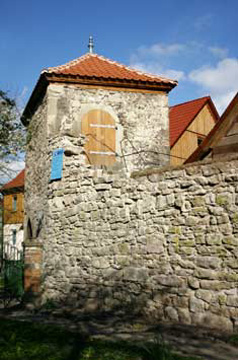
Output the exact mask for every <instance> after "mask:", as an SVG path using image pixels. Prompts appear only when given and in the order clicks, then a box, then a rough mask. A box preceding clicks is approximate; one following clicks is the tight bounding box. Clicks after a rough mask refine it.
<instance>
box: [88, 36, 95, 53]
mask: <svg viewBox="0 0 238 360" xmlns="http://www.w3.org/2000/svg"><path fill="white" fill-rule="evenodd" d="M88 48H89V52H90V53H91V54H92V53H93V48H94V44H93V37H92V36H89V43H88Z"/></svg>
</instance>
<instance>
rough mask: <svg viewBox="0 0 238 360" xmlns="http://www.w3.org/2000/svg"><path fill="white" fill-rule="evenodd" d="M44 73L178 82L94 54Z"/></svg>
mask: <svg viewBox="0 0 238 360" xmlns="http://www.w3.org/2000/svg"><path fill="white" fill-rule="evenodd" d="M42 73H47V74H56V75H73V76H80V77H94V78H103V79H114V80H133V81H143V82H151V83H158V84H170V85H172V87H173V86H176V85H177V81H175V80H171V79H167V78H165V77H163V76H158V75H152V74H147V73H144V72H142V71H139V70H135V69H131V68H129V67H127V66H125V65H122V64H119V63H117V62H116V61H112V60H109V59H107V58H105V57H103V56H100V55H97V54H92V53H88V54H86V55H84V56H81V57H79V58H78V59H75V60H72V61H70V62H68V63H66V64H65V65H60V66H56V67H50V68H48V69H45V70H43V71H42Z"/></svg>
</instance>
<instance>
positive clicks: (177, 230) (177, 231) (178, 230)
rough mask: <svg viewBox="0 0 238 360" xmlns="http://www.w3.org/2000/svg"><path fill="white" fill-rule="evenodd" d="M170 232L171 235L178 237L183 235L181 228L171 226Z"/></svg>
mask: <svg viewBox="0 0 238 360" xmlns="http://www.w3.org/2000/svg"><path fill="white" fill-rule="evenodd" d="M168 232H169V233H170V234H178V235H181V233H182V231H181V227H180V226H171V227H170V228H169V230H168Z"/></svg>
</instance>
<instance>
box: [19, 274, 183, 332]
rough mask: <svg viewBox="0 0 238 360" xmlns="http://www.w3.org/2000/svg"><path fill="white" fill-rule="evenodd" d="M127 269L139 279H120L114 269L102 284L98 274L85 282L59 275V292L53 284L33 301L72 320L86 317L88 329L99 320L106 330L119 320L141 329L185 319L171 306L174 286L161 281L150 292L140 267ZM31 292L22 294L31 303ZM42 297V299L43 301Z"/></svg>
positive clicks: (94, 325) (97, 323) (114, 325)
mask: <svg viewBox="0 0 238 360" xmlns="http://www.w3.org/2000/svg"><path fill="white" fill-rule="evenodd" d="M129 271H130V274H128V273H127V275H130V277H131V278H133V276H134V278H136V277H138V276H140V279H141V281H140V283H139V282H136V281H127V280H126V279H123V280H122V279H119V278H118V272H115V274H116V275H114V274H110V276H108V279H107V280H105V281H104V284H102V278H100V277H98V278H95V280H94V282H87V283H86V282H85V283H83V282H82V281H80V279H79V278H76V277H75V279H74V280H72V279H71V282H72V283H74V284H72V285H69V284H67V283H64V282H63V279H62V288H61V292H60V291H59V290H56V289H54V288H53V287H52V288H51V289H50V290H49V289H48V290H47V298H46V297H45V296H44V289H43V291H42V294H40V296H38V297H37V296H35V299H34V301H33V302H35V306H36V307H37V308H38V309H39V310H40V312H43V313H44V312H49V313H51V314H53V315H55V316H59V317H64V318H66V319H71V320H73V321H77V320H79V321H86V323H87V327H88V328H89V329H91V330H90V332H91V331H92V332H93V331H94V330H93V329H94V328H95V331H96V329H98V326H99V327H100V324H101V325H102V326H103V331H105V332H107V331H110V329H111V327H112V326H113V331H116V328H117V326H118V327H119V328H121V326H122V324H124V325H125V326H130V327H131V326H132V328H133V329H134V330H140V328H141V326H144V325H151V326H154V325H158V324H159V322H160V321H165V319H167V321H169V322H173V323H179V322H181V323H184V319H183V318H181V317H180V316H179V315H178V312H177V310H176V309H175V308H173V304H172V294H173V292H174V291H175V289H174V288H169V287H166V286H162V285H161V287H160V289H157V290H156V292H153V291H152V290H151V284H150V283H149V279H148V277H144V279H143V276H144V274H143V269H137V270H135V269H130V270H129ZM136 271H137V273H136ZM124 276H126V274H125V273H124ZM43 283H44V280H43ZM33 290H34V289H33ZM180 291H181V289H180ZM184 291H185V289H184ZM34 294H35V293H33V291H32V289H31V288H30V289H29V290H28V292H27V293H26V294H25V299H27V298H28V297H30V300H31V301H30V303H29V304H30V307H32V296H33V297H34ZM42 299H45V300H44V303H43V302H42Z"/></svg>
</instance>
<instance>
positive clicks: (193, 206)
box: [42, 139, 238, 331]
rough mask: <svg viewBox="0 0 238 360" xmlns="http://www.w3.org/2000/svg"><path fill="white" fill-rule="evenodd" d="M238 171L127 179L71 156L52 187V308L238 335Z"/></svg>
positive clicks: (46, 250)
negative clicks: (82, 164)
mask: <svg viewBox="0 0 238 360" xmlns="http://www.w3.org/2000/svg"><path fill="white" fill-rule="evenodd" d="M55 141H56V139H55V140H54V141H53V142H52V146H53V147H54V146H55ZM237 166H238V160H237V159H233V160H229V161H226V162H216V163H204V164H195V165H190V166H187V167H184V168H181V169H174V170H173V169H172V170H171V169H170V170H164V171H159V170H155V171H154V173H153V171H150V172H149V171H144V173H143V172H142V173H138V174H137V175H138V176H136V177H135V178H126V177H125V176H123V175H121V176H120V175H113V174H112V175H110V174H103V173H100V172H99V171H97V172H96V171H93V170H92V169H90V168H81V167H80V161H79V160H78V158H77V156H69V157H67V156H65V158H64V169H63V178H62V180H61V181H59V182H53V183H51V184H50V185H49V188H48V199H49V201H48V205H49V207H48V209H47V211H46V213H45V216H46V218H47V229H48V231H47V236H46V237H45V238H44V239H43V254H44V255H43V256H44V260H43V264H44V266H43V277H44V281H43V284H42V293H43V296H42V301H43V302H45V301H47V299H51V300H53V301H55V302H59V303H61V307H63V305H64V306H70V309H71V310H73V309H74V310H76V309H77V311H82V312H98V311H119V312H121V313H129V314H130V315H131V314H132V313H133V314H135V315H136V316H138V317H139V316H144V317H146V319H147V321H148V322H152V323H155V322H158V321H161V320H162V321H170V322H175V323H177V322H180V323H183V324H196V325H201V326H208V327H211V328H217V329H219V330H222V331H223V330H225V331H233V330H234V329H236V330H237V325H238V323H237V321H238V290H237V285H238V181H237V180H238V175H237V170H236V169H237Z"/></svg>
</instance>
